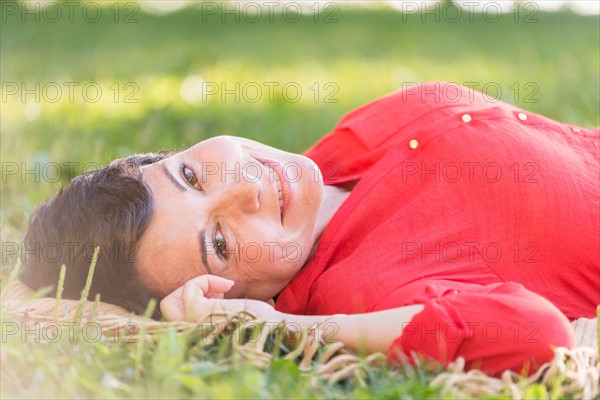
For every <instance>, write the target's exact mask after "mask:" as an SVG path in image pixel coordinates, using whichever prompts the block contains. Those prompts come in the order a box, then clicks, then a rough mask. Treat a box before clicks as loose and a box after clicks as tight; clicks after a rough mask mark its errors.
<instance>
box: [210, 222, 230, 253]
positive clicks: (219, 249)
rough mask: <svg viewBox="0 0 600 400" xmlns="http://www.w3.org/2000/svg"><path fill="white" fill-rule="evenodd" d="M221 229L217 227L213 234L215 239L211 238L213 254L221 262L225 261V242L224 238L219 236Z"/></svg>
mask: <svg viewBox="0 0 600 400" xmlns="http://www.w3.org/2000/svg"><path fill="white" fill-rule="evenodd" d="M220 228H221V227H220V226H219V225H217V230H216V232H215V237H214V238H213V246H214V247H215V253H217V256H218V257H219V258H220V259H221V260H223V261H227V242H226V241H225V238H224V237H223V235H222V234H221V229H220Z"/></svg>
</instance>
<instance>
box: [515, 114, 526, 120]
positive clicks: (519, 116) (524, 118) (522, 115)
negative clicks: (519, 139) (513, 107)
mask: <svg viewBox="0 0 600 400" xmlns="http://www.w3.org/2000/svg"><path fill="white" fill-rule="evenodd" d="M517 118H519V119H520V120H521V121H527V114H525V113H518V114H517Z"/></svg>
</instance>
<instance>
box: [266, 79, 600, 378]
mask: <svg viewBox="0 0 600 400" xmlns="http://www.w3.org/2000/svg"><path fill="white" fill-rule="evenodd" d="M599 137H600V130H598V129H596V130H588V129H584V128H580V127H575V126H571V125H567V124H562V123H558V122H555V121H553V120H550V119H548V118H545V117H543V116H540V115H536V114H533V113H530V112H527V111H524V110H521V109H519V108H517V107H514V106H512V105H509V104H505V103H503V102H500V101H498V100H495V99H490V98H487V97H485V96H484V95H482V94H481V93H478V92H475V91H473V90H470V89H467V88H463V87H460V86H457V85H452V84H445V83H440V82H437V83H428V84H422V85H415V86H414V87H411V88H408V89H406V90H404V91H398V92H395V93H392V94H390V95H388V96H386V97H383V98H381V99H378V100H376V101H374V102H372V103H370V104H367V105H365V106H363V107H361V108H359V109H357V110H355V111H353V112H351V113H350V114H348V115H346V116H345V117H344V118H343V119H342V120H341V121H340V123H339V124H338V126H337V127H336V128H335V129H334V130H333V132H331V133H330V134H329V135H327V136H325V137H324V138H322V139H321V140H320V141H319V142H318V143H317V144H316V145H315V146H313V147H312V148H311V149H309V150H308V151H307V152H306V153H305V154H306V155H307V156H308V157H310V158H311V159H313V160H314V161H315V162H316V163H317V164H318V165H319V167H320V168H321V171H322V172H323V176H324V180H325V183H326V184H331V185H337V184H342V183H346V182H350V181H355V180H358V183H357V184H356V186H355V187H354V189H353V190H352V193H351V195H350V196H349V197H348V199H347V200H346V201H345V202H344V203H343V204H342V206H341V208H340V209H339V210H338V211H337V213H336V214H335V215H334V216H333V218H332V220H331V221H330V223H329V225H328V226H327V227H326V229H325V231H324V232H323V234H322V236H321V238H320V241H319V244H318V248H317V250H316V252H315V255H314V256H313V258H311V259H310V260H309V262H308V263H307V264H306V266H305V267H304V268H303V269H302V270H301V271H300V272H299V273H298V275H297V276H296V277H295V278H294V279H293V280H292V282H291V283H290V284H289V285H288V286H287V287H286V288H285V289H284V290H283V291H282V292H281V294H280V295H279V297H278V299H277V302H276V308H277V309H278V310H280V311H283V312H287V313H294V314H313V315H320V314H336V313H347V314H352V313H364V312H371V311H378V310H384V309H389V308H395V307H401V306H405V305H409V304H416V303H419V304H424V305H425V308H424V309H423V310H422V311H421V312H420V313H418V314H417V315H415V316H414V317H413V319H412V321H411V322H410V323H409V324H407V325H406V326H405V327H404V329H403V331H402V332H398V338H397V339H396V341H395V342H394V344H393V345H392V346H391V348H390V352H389V354H390V359H393V358H394V357H395V356H396V355H397V352H398V350H400V349H401V350H402V352H403V353H404V354H406V355H408V356H409V358H410V359H413V356H414V354H421V355H423V356H429V357H432V358H434V359H435V360H437V361H439V362H441V363H442V364H447V363H448V362H450V361H452V360H454V359H455V358H456V357H458V356H462V357H464V358H465V360H466V361H467V367H477V368H480V369H483V370H484V371H486V372H488V373H498V372H501V371H503V370H504V369H507V368H510V369H513V370H515V371H518V372H520V371H521V369H522V368H523V366H525V367H528V368H529V372H530V373H531V372H533V371H534V370H535V369H536V368H537V366H539V365H540V364H542V363H544V362H546V361H549V360H550V359H551V358H552V356H553V352H552V347H553V346H566V347H571V346H573V341H574V338H573V333H572V330H571V327H570V325H569V320H568V319H567V318H566V317H568V318H570V319H575V318H579V317H593V316H594V314H595V308H596V305H598V304H600V266H599V265H600V260H599V259H600V222H599V210H600V201H599V199H600V193H599V191H600V187H599V182H600V176H599V174H600V168H599V163H598V158H599V147H600V146H599V144H600V141H599V140H598V139H599ZM559 310H560V311H562V313H561V312H560V311H559ZM563 313H564V315H563ZM565 315H566V317H565ZM413 353H414V354H413Z"/></svg>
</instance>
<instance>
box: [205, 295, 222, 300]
mask: <svg viewBox="0 0 600 400" xmlns="http://www.w3.org/2000/svg"><path fill="white" fill-rule="evenodd" d="M206 298H207V299H218V300H222V299H224V298H225V293H209V294H207V295H206Z"/></svg>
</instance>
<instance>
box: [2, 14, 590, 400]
mask: <svg viewBox="0 0 600 400" xmlns="http://www.w3.org/2000/svg"><path fill="white" fill-rule="evenodd" d="M108 4H109V5H110V4H112V3H108ZM121 11H123V10H121ZM76 15H77V14H76ZM79 15H80V14H79ZM103 15H104V16H103V18H102V19H101V20H100V21H99V22H98V23H94V24H90V23H87V22H85V21H84V20H83V19H82V18H81V17H77V18H76V19H75V22H73V23H71V22H69V21H68V20H67V19H66V18H63V19H61V20H60V21H59V22H57V23H49V22H44V21H43V20H42V21H41V22H40V23H35V21H34V19H33V17H31V16H29V17H28V19H27V21H26V22H25V23H23V22H21V19H20V18H19V17H7V18H6V20H3V21H2V23H1V25H0V33H1V35H0V45H1V52H0V59H1V64H0V65H1V69H0V79H1V81H2V96H3V97H2V103H1V110H0V111H1V119H0V131H1V147H0V156H1V160H2V181H1V182H0V189H1V209H0V217H1V222H2V223H1V229H2V230H1V233H2V242H3V249H2V253H3V255H2V276H3V281H4V282H5V281H6V276H7V274H8V272H9V271H10V270H11V269H12V267H13V266H14V265H15V262H16V258H17V257H16V256H15V255H12V254H9V253H10V252H8V251H6V250H7V247H5V244H6V243H9V242H14V243H17V244H18V243H20V242H21V240H22V236H23V233H24V231H25V229H26V221H27V218H28V216H29V214H30V213H31V211H32V210H33V208H34V205H35V204H37V203H38V202H40V201H41V200H43V199H44V198H46V197H48V196H50V195H51V194H53V193H54V192H55V191H56V190H57V188H58V187H59V186H60V185H61V184H65V183H67V182H68V180H69V179H70V178H71V174H68V173H66V172H67V170H66V169H65V168H64V166H65V164H64V163H67V162H74V163H79V164H76V166H75V168H74V170H73V172H74V173H79V172H80V171H81V169H82V167H83V166H84V165H90V164H89V163H92V164H91V165H104V164H106V163H107V162H108V161H109V160H111V159H114V158H117V157H122V156H125V155H128V154H131V153H134V152H145V151H155V150H161V149H181V148H185V147H187V146H189V145H191V144H194V143H196V142H198V141H201V140H203V139H205V138H208V137H211V136H213V135H217V134H234V135H240V136H246V137H249V138H252V139H256V140H259V141H262V142H264V143H267V144H269V145H272V146H275V147H280V148H283V149H286V150H289V151H296V152H301V151H303V150H304V149H306V148H307V147H308V146H310V145H311V144H312V143H314V142H315V140H317V139H318V138H319V137H321V136H323V135H324V134H326V133H327V132H328V131H329V130H331V128H332V127H333V126H334V125H335V123H336V121H338V120H339V119H340V118H341V117H342V116H343V115H344V113H346V112H348V111H350V110H351V109H353V108H354V107H357V106H359V105H361V104H364V103H365V102H368V101H370V100H372V99H374V98H377V97H379V96H381V95H384V94H386V93H388V92H390V91H393V90H395V89H398V88H400V87H401V86H402V84H403V83H406V82H419V81H428V80H444V81H450V82H456V83H459V84H465V83H466V82H477V83H478V87H479V88H482V87H483V86H484V85H486V84H488V85H489V84H497V85H499V87H500V88H501V89H502V96H501V98H502V100H505V101H508V102H511V103H515V104H517V105H519V106H520V107H522V108H524V109H526V110H530V111H533V112H538V113H541V114H543V115H546V116H548V117H550V118H554V119H557V120H560V121H563V122H568V123H572V124H577V125H581V126H584V127H595V126H598V125H599V124H600V115H599V111H598V110H599V107H600V87H599V86H600V78H599V76H598V70H599V68H600V55H599V51H598V49H599V48H600V31H599V27H598V20H597V17H583V16H578V15H575V14H572V13H566V12H561V13H542V12H538V13H536V15H535V18H536V19H537V22H536V23H528V24H527V23H523V21H522V20H523V17H524V15H525V14H523V13H522V14H521V15H520V16H519V21H520V22H518V23H515V21H514V18H515V17H514V16H513V15H509V14H505V15H503V16H502V19H501V20H500V21H499V22H498V23H489V22H486V21H485V20H484V19H483V18H482V16H481V14H478V15H476V16H475V18H474V20H473V22H470V21H469V19H468V17H467V16H466V14H463V18H461V20H460V21H459V22H457V23H449V22H445V21H441V22H440V23H436V22H435V21H434V20H433V17H432V16H430V17H428V18H429V19H428V20H427V22H426V23H423V22H422V21H421V16H420V15H406V16H402V15H401V14H399V13H397V12H393V11H391V10H387V9H375V10H363V9H348V8H344V7H342V8H341V9H340V10H339V11H337V12H336V14H335V16H334V17H335V18H336V19H337V22H336V23H323V22H319V23H315V22H314V20H313V19H312V15H310V16H306V17H303V18H301V20H300V21H299V22H297V23H289V22H286V21H285V20H284V19H283V18H282V17H281V14H280V13H276V14H275V20H274V21H273V22H269V21H268V19H267V18H262V19H261V20H260V22H258V23H248V22H244V20H243V19H241V22H240V23H235V21H234V19H233V16H229V19H228V21H227V22H226V23H222V22H221V21H220V19H219V18H218V17H206V16H204V15H203V13H202V10H201V9H200V8H199V7H196V8H191V9H187V10H183V11H180V12H176V13H172V14H168V15H164V16H156V15H151V14H145V13H143V12H141V11H139V12H137V13H136V14H135V18H137V20H138V22H137V23H133V24H125V23H114V21H113V15H112V14H110V13H109V12H107V9H105V12H104V14H103ZM120 18H121V20H122V18H123V14H121V16H120ZM203 18H205V20H203ZM192 75H198V76H201V77H202V78H203V79H204V80H205V81H207V82H216V83H218V84H221V83H224V84H225V85H227V87H229V88H231V87H233V86H234V85H235V83H236V82H239V83H240V85H241V86H243V85H245V84H248V83H250V82H256V83H258V84H259V86H261V87H262V88H263V91H264V95H263V97H262V98H261V99H260V100H259V101H256V102H249V101H245V100H244V99H243V98H242V99H240V102H235V101H233V99H232V96H229V98H228V99H227V100H228V101H226V102H223V101H220V100H219V99H218V98H217V96H213V97H212V98H211V100H210V101H208V102H206V103H201V104H197V105H193V104H189V103H187V102H186V101H184V100H183V99H182V97H181V96H180V87H181V84H182V82H183V81H184V80H185V79H186V78H187V77H188V76H192ZM36 82H37V83H39V84H40V87H42V88H43V87H44V86H45V85H48V84H51V83H52V82H55V83H57V84H58V85H59V86H60V87H62V89H63V96H62V97H61V98H60V99H58V101H56V102H49V101H41V102H40V103H39V104H38V103H36V102H35V101H34V100H32V99H33V95H29V96H28V97H26V100H27V101H26V102H23V101H21V98H20V96H19V95H8V94H7V90H8V88H9V86H7V85H10V84H11V83H15V84H17V85H21V84H22V83H24V84H25V85H27V86H26V87H28V88H33V87H35V84H36ZM65 82H77V83H79V86H78V88H81V87H82V86H84V85H85V84H86V83H96V84H98V85H100V87H101V88H102V90H103V94H102V97H101V99H100V101H98V102H97V103H92V102H89V101H85V99H84V98H83V97H82V94H81V91H80V90H78V89H77V88H76V90H75V97H74V100H73V101H70V100H69V99H68V96H67V93H66V90H67V87H66V86H65V85H64V83H65ZM264 82H277V83H279V84H280V86H279V87H281V86H283V85H285V84H286V83H290V82H294V83H297V84H298V85H300V87H301V88H302V90H303V94H302V96H301V98H300V100H299V101H298V102H296V103H292V102H290V101H288V100H287V99H286V98H285V96H284V95H282V93H281V91H280V90H276V92H275V95H274V97H273V99H272V100H271V99H269V98H268V96H267V95H266V90H267V87H266V86H265V84H264ZM315 82H316V83H317V84H318V87H319V89H320V95H319V97H318V98H317V101H315V99H314V97H313V96H314V90H311V89H310V88H311V85H314V84H315ZM115 83H118V85H119V90H118V93H119V99H118V101H115V98H114V93H115V91H116V87H115V86H113V85H114V84H115ZM127 83H132V85H130V86H129V87H126V86H125V85H126V84H127ZM327 83H332V84H333V85H334V86H327V87H326V86H325V85H326V84H327ZM528 84H529V86H526V85H528ZM46 87H49V86H46ZM111 87H112V88H113V89H111ZM312 87H313V88H315V86H312ZM511 88H512V89H511ZM516 88H519V93H518V96H516V97H515V89H516ZM133 89H135V90H136V91H135V93H133ZM333 89H335V93H334V94H333V95H332V97H331V98H330V99H331V100H335V102H326V101H325V97H326V95H327V94H332V92H333ZM533 89H537V91H536V92H535V94H532V93H533ZM490 93H491V94H494V92H490ZM48 94H49V95H50V97H52V96H53V94H52V93H48ZM132 94H133V96H132V99H133V100H136V101H137V102H135V103H128V102H125V101H124V100H125V96H127V95H132ZM528 95H529V97H528ZM27 115H28V116H29V118H30V120H28V119H27V118H26V116H27ZM36 115H37V117H36ZM32 117H35V118H32ZM36 162H37V163H40V164H39V165H40V168H39V169H38V176H35V175H32V174H28V175H25V177H24V179H22V178H21V176H20V172H21V171H20V170H19V171H18V173H17V174H15V175H12V174H11V173H10V171H9V168H12V166H15V165H16V166H17V168H21V167H22V166H23V165H25V166H26V167H27V168H28V169H31V168H35V163H36ZM48 162H56V163H58V164H59V165H60V166H62V167H63V169H62V175H61V179H60V180H57V181H54V180H53V179H51V180H52V182H49V181H48V179H46V180H45V179H44V176H39V175H40V173H41V172H43V167H44V165H47V164H45V163H48ZM15 163H16V164H15ZM22 163H25V164H22ZM46 172H51V171H49V170H46ZM3 317H6V316H5V315H3ZM3 329H4V326H3ZM222 346H224V347H223V348H224V349H225V350H224V352H225V353H223V354H226V353H227V349H228V348H227V345H226V344H223V345H222ZM136 349H137V347H136V346H131V345H128V344H124V343H119V344H117V345H114V346H109V345H107V344H106V343H104V342H102V341H98V342H95V343H90V342H86V341H81V340H79V341H77V342H76V343H69V341H66V342H65V341H61V342H60V343H57V344H54V345H43V344H39V343H22V340H21V338H20V337H11V338H9V339H7V340H6V341H4V340H3V343H2V352H1V354H2V363H3V365H7V364H6V363H9V364H10V365H11V370H12V371H13V375H6V374H2V395H3V397H12V396H21V397H24V398H29V397H55V398H58V397H76V396H83V397H150V396H152V397H201V398H202V397H209V398H215V397H229V398H231V397H270V398H278V397H283V396H286V397H299V398H300V397H302V398H306V397H308V398H323V397H345V398H371V397H384V398H388V397H389V398H397V397H403V398H423V397H436V396H437V393H438V392H437V391H436V390H434V389H431V388H429V387H428V386H427V381H428V379H430V378H431V374H430V373H427V372H426V371H424V370H417V371H416V372H412V373H399V372H398V371H390V370H388V369H386V368H379V369H374V370H373V372H372V376H371V379H370V380H369V383H368V385H367V386H366V387H361V386H360V385H359V384H358V383H357V382H347V383H345V384H338V385H328V384H321V385H317V386H314V385H311V379H310V378H311V376H310V374H309V375H308V376H304V375H303V374H300V373H299V371H298V370H297V367H296V366H295V364H294V363H291V362H285V361H277V362H275V363H273V364H272V365H271V366H270V367H269V368H267V370H265V371H259V370H256V369H254V368H252V367H249V366H247V365H236V364H235V363H232V362H231V360H230V359H229V358H228V357H222V356H223V354H220V353H219V351H215V350H214V349H212V350H211V349H210V348H203V347H201V346H200V347H199V346H198V345H197V344H195V343H194V340H193V338H190V337H183V336H178V335H173V334H168V335H164V336H163V337H161V338H160V339H158V340H157V341H156V342H154V343H150V344H148V345H147V346H146V347H144V351H143V353H142V356H141V359H139V357H138V356H136V351H137V350H136ZM219 354H220V355H219ZM15 371H16V372H15ZM290 377H294V379H290ZM536 390H537V389H536ZM534 394H535V393H534ZM532 395H533V394H532Z"/></svg>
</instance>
